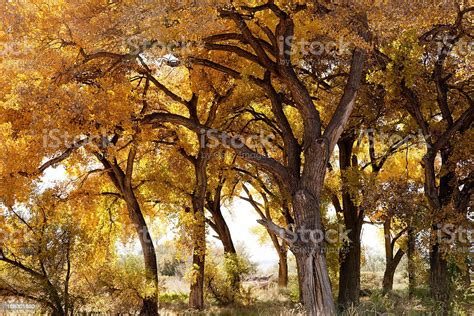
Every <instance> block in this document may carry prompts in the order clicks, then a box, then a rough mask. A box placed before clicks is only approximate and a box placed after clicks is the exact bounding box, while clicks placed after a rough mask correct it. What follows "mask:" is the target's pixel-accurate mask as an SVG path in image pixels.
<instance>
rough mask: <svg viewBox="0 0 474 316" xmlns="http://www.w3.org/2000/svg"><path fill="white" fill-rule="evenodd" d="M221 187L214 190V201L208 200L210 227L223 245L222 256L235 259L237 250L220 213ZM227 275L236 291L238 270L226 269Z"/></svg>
mask: <svg viewBox="0 0 474 316" xmlns="http://www.w3.org/2000/svg"><path fill="white" fill-rule="evenodd" d="M221 189H222V187H219V188H218V189H217V190H216V197H214V201H208V209H209V211H210V213H211V215H212V221H213V225H211V227H212V228H213V229H214V231H215V232H216V233H217V235H218V237H219V240H220V241H221V243H222V246H223V247H224V256H225V257H226V260H237V251H236V249H235V245H234V241H233V240H232V235H231V234H230V229H229V226H228V225H227V222H226V221H225V218H224V216H223V215H222V211H221V207H220V191H221ZM217 195H219V196H217ZM227 277H228V280H229V282H230V285H231V287H232V288H233V289H234V291H238V290H239V289H240V275H239V273H238V271H227Z"/></svg>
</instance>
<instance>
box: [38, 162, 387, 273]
mask: <svg viewBox="0 0 474 316" xmlns="http://www.w3.org/2000/svg"><path fill="white" fill-rule="evenodd" d="M65 180H67V175H66V170H65V168H64V167H63V166H58V167H55V168H48V169H47V170H46V171H45V173H44V175H43V176H42V178H41V181H40V184H39V188H40V190H44V189H46V188H50V187H53V186H54V185H55V184H56V183H58V182H61V181H65ZM222 211H223V215H224V218H225V219H226V221H227V224H228V226H229V229H230V232H231V235H232V238H233V240H234V243H235V245H236V246H237V248H238V249H239V248H244V249H245V250H246V252H247V254H248V255H249V256H250V259H251V261H253V262H256V263H257V264H258V265H259V267H260V268H261V269H264V270H265V269H268V268H271V267H273V266H275V265H276V264H277V263H278V256H277V254H276V251H275V249H274V248H273V246H272V244H271V241H270V240H268V241H267V242H265V243H264V244H262V243H261V242H260V241H259V240H258V237H257V236H256V235H255V234H254V233H253V232H252V229H253V228H254V227H255V226H258V225H259V224H258V223H257V219H259V217H258V215H257V213H256V212H255V211H254V209H253V207H252V206H251V205H250V204H249V203H248V202H245V201H243V200H241V199H235V200H234V201H232V203H231V204H230V205H229V206H228V207H223V208H222ZM380 230H381V228H380V227H377V226H374V225H364V227H363V229H362V245H363V247H364V249H365V251H366V253H367V254H370V255H383V252H384V248H383V240H382V239H381V237H380V234H379V232H380ZM210 233H211V235H214V232H212V231H211V232H210ZM156 237H157V239H158V243H159V242H160V241H165V240H167V239H169V238H170V236H162V237H160V236H156ZM208 239H209V240H213V238H212V237H210V238H208ZM214 244H216V245H218V246H219V243H218V242H214ZM121 248H122V249H123V250H124V251H134V252H135V251H137V252H139V249H140V247H139V243H138V242H137V243H136V245H133V246H131V245H128V246H125V247H121ZM132 249H133V250H132Z"/></svg>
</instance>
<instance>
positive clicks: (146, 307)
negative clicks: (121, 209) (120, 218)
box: [125, 191, 158, 316]
mask: <svg viewBox="0 0 474 316" xmlns="http://www.w3.org/2000/svg"><path fill="white" fill-rule="evenodd" d="M125 199H126V201H127V205H128V210H129V216H130V219H131V220H132V222H133V224H134V226H135V229H136V232H137V234H138V239H139V240H140V245H141V248H142V252H143V258H144V262H145V277H146V280H147V284H149V285H150V286H152V287H153V291H151V293H152V294H151V295H150V296H147V297H145V298H143V306H142V308H141V310H140V315H146V316H152V315H153V316H155V315H158V264H157V260H156V252H155V247H154V245H153V240H152V238H151V234H150V231H149V230H148V226H147V224H146V221H145V218H144V217H143V214H142V212H141V209H140V205H139V204H138V201H137V199H136V197H135V195H134V193H133V192H131V191H128V192H126V194H125Z"/></svg>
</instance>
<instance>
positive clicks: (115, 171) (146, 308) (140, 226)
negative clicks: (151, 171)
mask: <svg viewBox="0 0 474 316" xmlns="http://www.w3.org/2000/svg"><path fill="white" fill-rule="evenodd" d="M135 155H136V148H135V146H134V145H133V144H132V147H131V149H130V151H129V154H128V158H127V166H126V169H125V172H124V171H123V170H122V168H121V167H120V165H119V164H118V163H117V162H116V161H114V162H111V161H109V160H108V159H107V158H106V157H105V156H104V155H102V154H100V153H99V152H96V153H95V156H96V157H97V159H98V160H99V161H100V162H101V163H102V164H103V166H104V167H105V169H106V170H108V176H109V178H110V180H111V181H112V183H113V184H114V186H115V187H116V189H117V190H119V192H121V193H122V197H123V199H124V201H125V202H126V204H127V209H128V215H129V218H130V220H131V222H132V223H133V225H134V226H135V230H136V232H137V234H138V239H139V241H140V245H141V248H142V252H143V258H144V263H145V278H146V281H147V284H148V285H149V286H151V287H152V291H149V293H151V294H150V295H149V296H146V297H144V298H143V306H142V308H141V310H140V315H146V316H152V315H153V316H155V315H158V290H159V289H158V264H157V261H156V252H155V246H154V245H153V240H152V238H151V234H150V231H149V230H148V226H147V224H146V221H145V218H144V216H143V213H142V210H141V208H140V203H139V202H138V199H137V197H136V195H135V192H134V189H133V186H132V176H133V164H134V160H135Z"/></svg>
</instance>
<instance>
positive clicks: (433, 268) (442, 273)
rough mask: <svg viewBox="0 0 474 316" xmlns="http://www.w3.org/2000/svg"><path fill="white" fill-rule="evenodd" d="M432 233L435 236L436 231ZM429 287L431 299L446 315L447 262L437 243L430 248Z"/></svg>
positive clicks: (447, 297)
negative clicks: (438, 304)
mask: <svg viewBox="0 0 474 316" xmlns="http://www.w3.org/2000/svg"><path fill="white" fill-rule="evenodd" d="M434 231H435V234H437V229H434ZM430 285H431V295H432V297H433V298H434V299H435V301H436V302H439V303H440V304H441V308H442V310H443V313H444V314H447V311H448V304H449V303H448V302H449V282H448V262H447V261H446V259H445V258H444V256H443V253H442V251H441V249H440V244H439V243H438V242H435V243H434V244H433V245H432V246H431V252H430Z"/></svg>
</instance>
